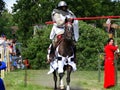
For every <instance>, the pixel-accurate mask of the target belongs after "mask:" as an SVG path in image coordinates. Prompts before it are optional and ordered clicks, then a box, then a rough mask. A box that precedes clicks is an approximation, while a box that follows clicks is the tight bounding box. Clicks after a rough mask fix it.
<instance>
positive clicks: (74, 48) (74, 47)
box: [73, 45, 77, 63]
mask: <svg viewBox="0 0 120 90" xmlns="http://www.w3.org/2000/svg"><path fill="white" fill-rule="evenodd" d="M73 50H74V62H75V63H76V62H77V60H76V45H74V46H73Z"/></svg>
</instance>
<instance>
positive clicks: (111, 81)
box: [104, 38, 118, 88]
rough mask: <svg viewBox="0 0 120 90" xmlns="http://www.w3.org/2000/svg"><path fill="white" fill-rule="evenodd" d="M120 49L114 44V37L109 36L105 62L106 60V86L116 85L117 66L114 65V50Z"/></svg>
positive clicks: (105, 50)
mask: <svg viewBox="0 0 120 90" xmlns="http://www.w3.org/2000/svg"><path fill="white" fill-rule="evenodd" d="M117 49H118V46H117V45H114V40H113V38H109V39H108V42H107V45H105V47H104V52H105V62H104V88H110V87H113V86H115V82H116V81H115V66H114V52H115V51H116V50H117Z"/></svg>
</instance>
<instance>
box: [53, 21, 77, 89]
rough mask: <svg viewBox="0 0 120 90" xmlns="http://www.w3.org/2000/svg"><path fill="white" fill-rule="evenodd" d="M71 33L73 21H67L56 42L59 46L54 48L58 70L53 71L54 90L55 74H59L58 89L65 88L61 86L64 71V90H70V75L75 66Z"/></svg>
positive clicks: (55, 84) (55, 87) (55, 85)
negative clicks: (65, 75) (62, 32)
mask: <svg viewBox="0 0 120 90" xmlns="http://www.w3.org/2000/svg"><path fill="white" fill-rule="evenodd" d="M73 33H74V32H73V20H68V21H67V22H66V23H65V31H64V34H63V35H61V37H62V39H60V40H59V41H58V43H59V44H58V45H57V48H56V54H55V55H56V59H57V64H58V69H56V70H54V71H53V79H54V90H57V72H58V74H59V89H60V90H64V89H65V86H64V85H63V76H64V74H65V71H66V72H67V77H66V83H67V87H66V90H70V75H71V72H72V71H74V70H76V64H75V62H74V43H73V42H74V40H73V36H74V34H73ZM58 37H59V36H58ZM73 69H74V70H73Z"/></svg>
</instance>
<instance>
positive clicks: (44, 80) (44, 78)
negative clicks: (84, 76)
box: [27, 70, 85, 90]
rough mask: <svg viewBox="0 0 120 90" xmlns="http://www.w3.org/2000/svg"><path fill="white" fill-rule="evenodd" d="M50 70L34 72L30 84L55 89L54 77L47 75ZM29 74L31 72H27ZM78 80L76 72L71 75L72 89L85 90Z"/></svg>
mask: <svg viewBox="0 0 120 90" xmlns="http://www.w3.org/2000/svg"><path fill="white" fill-rule="evenodd" d="M48 71H49V70H40V72H37V73H36V71H32V72H30V73H31V76H28V82H32V83H34V84H37V85H41V86H44V87H50V88H53V87H54V81H53V75H52V74H49V75H48V74H47V72H48ZM27 73H29V70H28V71H27ZM58 80H59V78H58ZM78 81H79V80H78V78H77V77H76V76H75V74H74V72H73V73H72V74H71V82H70V88H71V90H85V89H82V88H81V87H80V85H79V82H78ZM64 85H65V86H66V74H65V76H64Z"/></svg>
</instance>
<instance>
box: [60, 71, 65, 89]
mask: <svg viewBox="0 0 120 90" xmlns="http://www.w3.org/2000/svg"><path fill="white" fill-rule="evenodd" d="M63 76H64V73H59V78H60V81H59V85H60V90H63V89H64V84H63Z"/></svg>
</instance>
